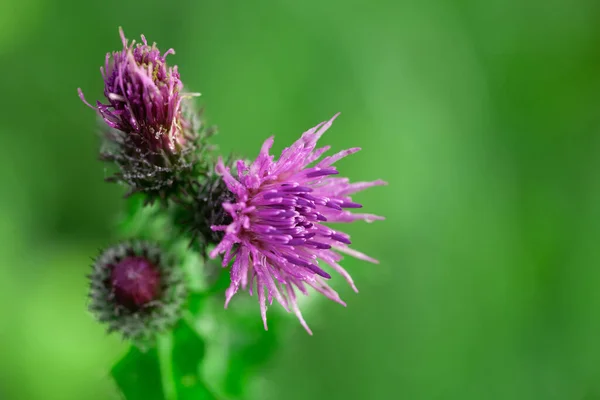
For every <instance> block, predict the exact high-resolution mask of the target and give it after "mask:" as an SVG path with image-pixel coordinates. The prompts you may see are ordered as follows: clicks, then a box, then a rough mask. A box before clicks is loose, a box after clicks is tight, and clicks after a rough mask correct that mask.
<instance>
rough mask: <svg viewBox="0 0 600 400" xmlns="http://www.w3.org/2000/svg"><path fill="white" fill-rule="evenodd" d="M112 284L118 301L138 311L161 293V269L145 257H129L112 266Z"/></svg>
mask: <svg viewBox="0 0 600 400" xmlns="http://www.w3.org/2000/svg"><path fill="white" fill-rule="evenodd" d="M110 285H111V287H112V291H113V293H114V296H115V301H116V303H118V304H120V305H122V306H123V307H125V308H127V309H129V310H131V311H137V310H140V309H142V308H143V307H144V306H146V305H147V304H148V303H150V302H152V301H154V300H157V299H158V297H159V295H160V271H159V269H158V268H157V267H156V266H155V265H153V264H152V263H151V262H150V260H148V259H147V258H144V257H127V258H124V259H123V260H121V261H119V262H118V263H117V264H115V265H114V266H113V267H112V272H111V274H110Z"/></svg>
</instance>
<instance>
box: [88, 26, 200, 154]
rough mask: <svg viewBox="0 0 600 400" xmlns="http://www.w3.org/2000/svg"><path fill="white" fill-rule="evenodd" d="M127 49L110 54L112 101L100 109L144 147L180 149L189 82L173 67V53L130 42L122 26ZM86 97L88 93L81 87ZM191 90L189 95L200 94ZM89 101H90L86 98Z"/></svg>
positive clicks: (107, 71)
mask: <svg viewBox="0 0 600 400" xmlns="http://www.w3.org/2000/svg"><path fill="white" fill-rule="evenodd" d="M119 33H120V35H121V41H122V42H123V50H121V51H118V52H114V53H113V54H112V55H111V54H110V53H108V54H106V60H105V63H104V67H101V68H100V71H101V72H102V77H103V78H104V96H105V97H106V99H107V101H108V103H106V104H105V103H101V102H100V101H98V102H97V105H96V107H93V106H91V105H90V107H93V108H96V109H97V110H98V112H99V113H100V115H101V116H102V118H103V119H104V121H105V122H106V124H107V125H108V126H109V127H111V128H114V129H117V130H119V131H121V132H125V133H127V134H128V135H129V136H130V137H131V138H132V139H133V140H134V141H135V142H136V143H137V144H138V147H139V148H141V149H144V150H151V151H159V150H162V151H168V152H175V151H176V147H177V146H178V145H182V144H184V143H185V141H186V138H185V133H184V126H183V125H185V124H186V122H185V121H184V120H182V115H181V104H182V97H183V95H182V93H181V92H182V90H183V84H182V82H181V79H180V76H179V72H178V70H177V66H174V67H170V66H167V60H166V58H167V56H168V55H169V54H174V53H175V51H174V50H173V49H169V50H167V51H166V52H165V53H164V54H161V53H160V50H159V49H158V48H157V47H156V43H155V44H153V45H152V46H149V45H148V42H147V41H146V38H145V37H144V35H142V43H140V44H137V45H135V41H133V42H131V44H129V43H128V41H127V39H126V38H125V34H124V33H123V30H122V29H120V30H119ZM79 94H80V96H81V98H82V99H83V94H82V92H81V90H79ZM194 95H195V94H187V95H186V96H188V97H190V96H194ZM84 101H85V100H84Z"/></svg>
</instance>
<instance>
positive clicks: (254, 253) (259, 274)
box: [210, 114, 385, 333]
mask: <svg viewBox="0 0 600 400" xmlns="http://www.w3.org/2000/svg"><path fill="white" fill-rule="evenodd" d="M336 117H337V114H336V115H335V116H334V117H333V118H332V119H331V120H329V121H327V122H323V123H321V124H319V125H317V126H316V127H314V128H312V129H310V130H309V131H307V132H305V133H304V134H303V135H302V137H301V138H300V139H299V140H298V141H296V142H295V143H294V144H293V145H292V146H290V147H288V148H286V149H284V150H283V152H282V153H281V156H280V158H279V160H277V161H275V160H274V157H273V156H272V155H270V154H269V149H270V148H271V146H272V144H273V138H272V137H271V138H269V139H267V140H266V141H265V143H264V144H263V146H262V149H261V151H260V153H259V155H258V157H257V158H256V160H255V161H254V162H253V163H251V164H250V165H248V164H247V163H246V162H244V161H242V160H239V161H238V162H237V164H236V169H237V177H234V175H232V173H231V171H230V168H228V167H226V166H225V164H224V163H223V161H222V160H219V162H218V164H217V167H216V171H217V173H219V174H220V175H222V178H223V180H224V182H225V184H226V185H227V188H228V189H229V190H230V191H231V193H232V194H233V196H234V201H231V202H225V203H223V205H222V206H223V208H224V209H225V210H226V211H227V212H228V213H229V215H230V216H231V223H229V224H227V225H217V226H213V227H212V229H213V230H215V231H221V232H224V237H223V239H222V240H221V242H220V243H219V244H218V245H217V246H216V247H215V249H214V250H213V251H212V252H211V254H210V255H211V257H213V258H214V257H216V256H217V255H219V254H224V257H223V266H227V265H229V263H230V262H231V261H232V260H233V264H232V267H231V272H230V274H231V285H230V287H229V288H228V289H227V291H226V301H225V305H226V306H227V304H228V303H229V301H230V300H231V298H232V297H233V295H234V294H235V293H236V292H237V291H238V290H239V288H240V287H241V288H243V289H246V288H248V290H249V292H250V294H252V292H253V290H254V284H255V283H256V292H257V295H258V300H259V303H260V309H261V316H262V319H263V322H264V325H265V329H267V318H266V311H267V301H268V302H269V304H272V302H273V299H274V298H275V299H276V300H277V301H278V302H279V303H280V304H281V305H282V306H283V307H284V308H285V309H286V310H287V311H288V312H289V311H290V309H291V310H293V311H294V312H295V314H296V315H297V317H298V319H299V320H300V322H301V324H302V325H303V326H304V327H305V329H306V330H307V331H308V332H309V333H310V329H309V328H308V326H307V325H306V322H305V321H304V319H303V317H302V315H301V313H300V310H299V308H298V305H297V298H296V293H297V291H299V292H300V293H303V294H305V295H306V294H308V293H307V287H308V286H310V287H313V288H314V289H316V290H317V291H319V292H320V293H322V294H323V295H325V296H326V297H328V298H329V299H331V300H334V301H336V302H338V303H340V304H342V305H345V303H344V302H343V301H342V300H341V299H340V297H339V296H338V294H337V293H336V292H335V291H334V290H333V289H332V288H331V287H329V285H327V283H326V282H325V279H329V278H330V277H331V276H330V275H329V273H328V272H327V271H326V270H325V269H323V268H322V267H323V266H327V268H328V269H331V270H333V271H335V272H337V273H339V274H341V275H342V276H343V277H344V278H345V279H346V280H347V282H348V283H349V284H350V286H352V288H353V289H354V290H355V291H356V290H357V289H356V286H355V285H354V283H353V281H352V278H351V277H350V275H349V274H348V273H347V272H346V271H345V270H344V269H343V268H342V267H341V265H340V264H339V261H340V260H341V259H342V257H341V255H340V253H345V254H349V255H351V256H354V257H356V258H359V259H362V260H365V261H370V262H373V263H377V260H375V259H373V258H371V257H368V256H366V255H365V254H363V253H360V252H358V251H356V250H353V249H350V247H349V246H348V245H349V244H350V238H349V236H348V235H347V234H345V233H343V232H341V231H337V230H335V229H332V228H330V227H328V226H327V225H326V223H328V222H352V221H356V220H364V221H367V222H372V221H374V220H379V219H383V218H382V217H379V216H376V215H372V214H363V213H357V214H353V213H351V212H350V211H348V210H349V209H354V208H360V207H361V205H360V204H358V203H355V202H353V201H352V198H351V197H350V195H351V194H353V193H355V192H358V191H361V190H363V189H366V188H368V187H371V186H377V185H384V184H385V182H383V181H381V180H377V181H373V182H358V183H349V180H348V179H347V178H340V177H333V176H334V175H337V174H338V171H337V170H336V168H335V167H334V166H333V164H334V163H335V162H336V161H338V160H339V159H341V158H343V157H346V156H348V155H350V154H353V153H356V152H357V151H359V150H360V149H359V148H352V149H348V150H344V151H341V152H339V153H336V154H334V155H332V156H328V157H325V158H322V159H321V160H320V161H319V159H320V158H321V156H322V155H323V154H324V153H325V152H326V151H327V150H329V148H330V147H329V146H325V147H321V148H316V144H317V141H318V139H319V138H320V137H321V135H322V134H323V133H324V132H325V131H326V130H327V129H328V128H329V127H330V126H331V124H332V122H333V120H334V119H335V118H336ZM265 292H266V297H265Z"/></svg>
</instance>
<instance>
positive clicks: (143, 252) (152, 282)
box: [89, 241, 185, 345]
mask: <svg viewBox="0 0 600 400" xmlns="http://www.w3.org/2000/svg"><path fill="white" fill-rule="evenodd" d="M90 282H91V285H90V305H89V308H90V311H92V312H93V313H94V314H95V315H96V318H97V319H98V320H99V321H100V322H103V323H106V324H107V325H108V331H109V332H112V331H118V332H120V333H121V334H122V335H123V337H124V338H126V339H131V340H133V341H134V342H136V343H138V344H141V345H144V344H145V343H146V342H148V341H149V340H151V339H152V338H153V336H154V335H155V334H156V333H158V332H161V331H163V330H165V329H168V328H169V327H171V326H172V325H174V324H175V322H176V321H177V319H178V317H179V312H180V308H181V305H182V303H183V301H184V298H185V288H184V286H183V280H182V278H181V274H180V273H179V270H177V269H176V268H175V267H174V266H173V265H172V264H171V262H170V260H168V259H167V258H166V257H165V256H164V255H163V254H162V252H161V250H160V249H159V248H158V247H157V246H156V245H154V244H151V243H147V242H139V241H134V242H124V243H121V244H119V245H117V246H113V247H110V248H108V249H106V250H104V251H103V252H102V253H101V254H100V256H99V257H98V258H97V259H96V260H95V262H94V265H93V270H92V273H91V275H90Z"/></svg>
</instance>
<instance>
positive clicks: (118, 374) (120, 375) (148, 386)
mask: <svg viewBox="0 0 600 400" xmlns="http://www.w3.org/2000/svg"><path fill="white" fill-rule="evenodd" d="M111 374H112V376H113V378H114V380H115V382H116V383H117V385H118V387H119V390H120V391H121V393H122V394H123V396H124V397H125V399H127V400H164V399H165V396H164V391H163V387H162V378H161V371H160V363H159V360H158V352H157V351H156V349H155V348H153V349H150V350H148V351H146V352H144V351H141V350H140V349H138V348H137V347H131V348H130V349H129V351H128V352H127V354H125V356H124V357H123V358H122V359H121V360H119V362H117V364H115V366H114V367H113V368H112V371H111Z"/></svg>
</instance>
